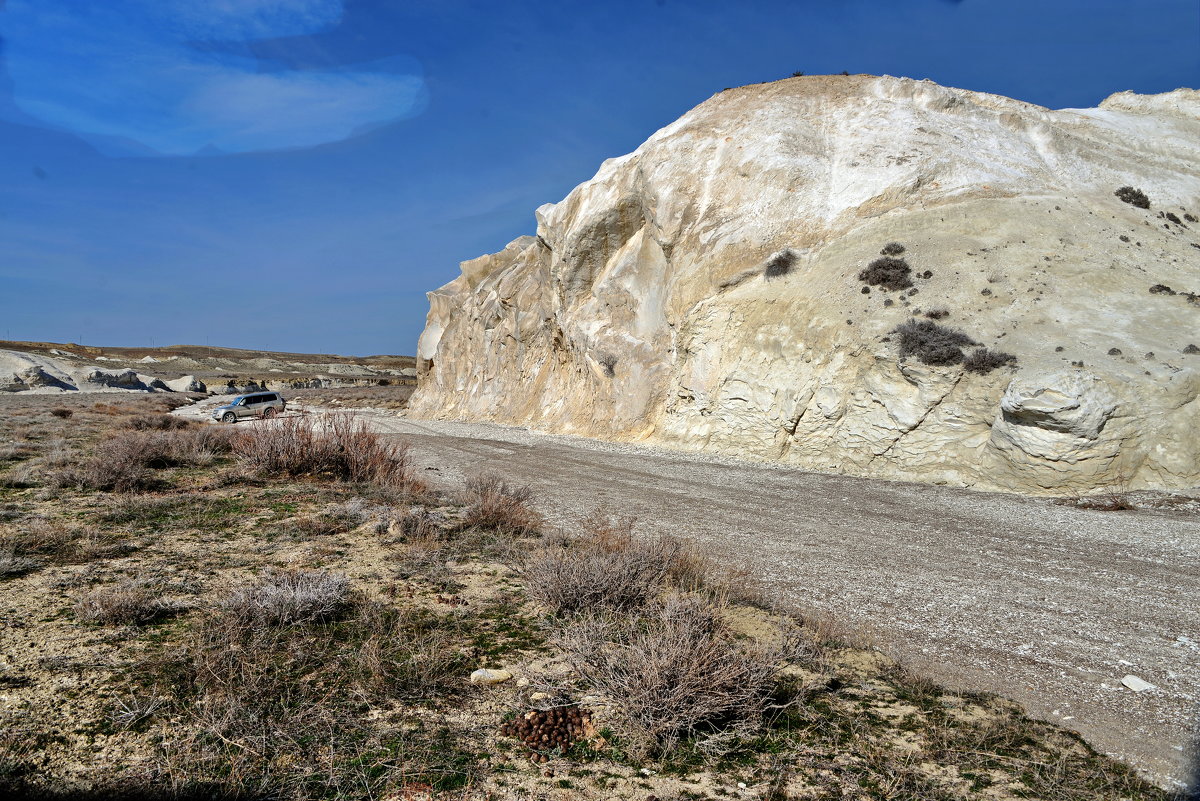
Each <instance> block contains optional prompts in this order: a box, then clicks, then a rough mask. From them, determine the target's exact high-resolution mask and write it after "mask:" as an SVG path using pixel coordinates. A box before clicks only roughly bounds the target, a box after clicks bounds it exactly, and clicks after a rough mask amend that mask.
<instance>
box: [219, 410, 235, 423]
mask: <svg viewBox="0 0 1200 801" xmlns="http://www.w3.org/2000/svg"><path fill="white" fill-rule="evenodd" d="M221 422H222V423H236V422H237V415H236V414H234V413H233V412H225V414H223V415H221Z"/></svg>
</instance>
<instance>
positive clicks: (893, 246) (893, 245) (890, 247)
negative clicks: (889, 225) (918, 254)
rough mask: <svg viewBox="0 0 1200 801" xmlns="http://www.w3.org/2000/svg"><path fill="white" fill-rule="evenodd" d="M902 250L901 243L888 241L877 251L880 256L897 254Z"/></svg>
mask: <svg viewBox="0 0 1200 801" xmlns="http://www.w3.org/2000/svg"><path fill="white" fill-rule="evenodd" d="M903 252H904V245H901V244H900V243H899V242H888V243H887V244H886V245H884V246H883V248H882V249H881V250H880V251H879V255H880V256H899V255H900V254H901V253H903Z"/></svg>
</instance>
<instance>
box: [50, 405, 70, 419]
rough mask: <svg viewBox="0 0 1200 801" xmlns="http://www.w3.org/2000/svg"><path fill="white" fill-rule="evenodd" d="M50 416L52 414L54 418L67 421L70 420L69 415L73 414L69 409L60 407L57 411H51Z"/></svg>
mask: <svg viewBox="0 0 1200 801" xmlns="http://www.w3.org/2000/svg"><path fill="white" fill-rule="evenodd" d="M50 414H52V415H54V416H55V417H57V418H59V419H62V420H69V419H71V415H73V414H75V412H74V411H72V410H71V409H67V408H64V407H61V406H60V407H59V408H57V409H51V410H50Z"/></svg>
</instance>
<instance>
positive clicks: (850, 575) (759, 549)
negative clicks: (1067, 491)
mask: <svg viewBox="0 0 1200 801" xmlns="http://www.w3.org/2000/svg"><path fill="white" fill-rule="evenodd" d="M181 411H183V410H181ZM362 414H363V417H364V419H367V420H369V421H370V423H371V426H372V427H373V428H374V429H375V430H378V431H385V432H394V433H396V434H397V435H398V436H402V437H403V438H404V441H406V442H408V443H410V444H411V446H412V449H413V450H412V453H413V455H414V458H415V459H416V461H417V464H418V465H419V466H421V467H423V468H425V470H426V471H427V473H426V474H427V475H428V476H430V477H431V480H433V481H435V482H436V483H437V484H440V485H445V486H453V485H455V484H457V483H458V482H460V481H461V480H462V479H463V477H464V476H470V475H473V474H475V473H478V472H481V471H485V472H486V471H492V472H495V473H498V474H500V475H503V476H506V477H507V478H509V479H510V480H512V481H515V482H519V483H527V484H529V485H530V486H531V487H533V488H534V489H535V491H536V493H537V496H538V498H539V507H540V508H541V509H542V510H543V511H544V512H545V513H546V514H547V516H548V517H549V518H550V519H551V520H552V521H554V522H555V523H557V524H560V525H562V526H564V527H566V528H568V529H570V528H571V527H572V526H574V525H576V524H577V521H578V518H579V516H580V510H581V509H582V510H587V509H590V508H592V507H604V508H607V509H614V510H619V511H620V512H621V513H623V514H631V515H636V516H637V517H638V519H639V525H640V527H641V529H642V530H643V531H644V532H645V533H646V534H648V535H652V534H656V533H661V534H670V535H672V536H678V537H682V538H684V539H686V540H688V541H689V542H694V543H697V544H699V545H700V546H701V547H702V550H703V551H704V552H706V553H709V554H711V555H713V556H714V558H716V559H717V560H718V561H722V562H725V563H729V564H733V565H736V566H737V567H738V568H740V569H742V570H744V571H746V573H747V574H748V575H751V576H753V577H755V579H756V580H759V581H762V582H763V583H764V584H765V585H766V586H767V587H768V588H769V589H770V591H772V592H773V593H776V594H777V595H778V597H779V598H781V599H782V600H783V602H784V603H785V605H794V606H797V607H799V608H802V609H806V610H815V611H819V612H823V613H825V614H828V615H831V616H832V617H833V618H834V619H836V620H839V621H841V623H842V625H845V626H849V627H851V628H857V629H859V630H860V631H863V632H866V633H869V635H870V638H871V639H872V640H873V641H875V642H877V643H879V644H881V645H884V644H886V645H887V646H888V648H889V649H890V652H891V653H892V654H893V655H894V656H896V657H898V658H900V659H901V660H902V661H904V662H905V663H907V664H911V665H913V666H915V667H917V668H918V669H919V671H920V672H922V673H924V674H926V675H930V676H933V677H936V678H937V680H939V681H942V682H946V683H947V684H949V685H950V686H954V687H959V688H966V689H972V690H988V691H993V692H998V693H1000V694H1002V695H1004V696H1006V697H1009V698H1013V699H1016V700H1018V701H1020V702H1021V703H1022V704H1024V705H1026V707H1027V708H1028V709H1029V710H1030V712H1031V713H1033V714H1035V715H1037V716H1039V717H1042V718H1044V719H1047V720H1051V721H1055V722H1058V723H1061V724H1062V725H1064V726H1068V727H1070V728H1072V729H1075V730H1078V731H1079V732H1081V733H1083V734H1084V736H1085V737H1086V738H1087V739H1088V741H1089V742H1091V743H1092V744H1093V745H1094V746H1096V747H1097V748H1100V749H1101V750H1103V751H1105V752H1106V753H1109V754H1112V755H1115V756H1118V757H1119V758H1121V759H1126V760H1129V761H1130V762H1132V763H1133V764H1134V765H1136V766H1138V767H1139V768H1140V769H1141V770H1143V771H1145V772H1146V773H1147V774H1149V775H1151V776H1154V777H1155V778H1156V779H1157V780H1158V781H1160V782H1164V783H1170V782H1172V781H1175V782H1178V781H1182V780H1183V778H1184V777H1185V775H1186V774H1187V771H1188V767H1187V761H1188V743H1189V741H1190V739H1191V738H1192V736H1193V734H1194V732H1195V730H1196V726H1197V725H1200V696H1197V692H1196V688H1197V687H1200V638H1198V637H1197V636H1196V634H1195V632H1197V631H1200V608H1198V607H1197V605H1196V604H1195V602H1194V600H1193V599H1194V598H1196V597H1200V573H1198V572H1197V570H1196V565H1197V564H1200V493H1195V492H1192V493H1189V494H1171V493H1144V494H1137V493H1135V494H1132V495H1127V496H1121V497H1122V499H1123V500H1124V501H1125V503H1123V504H1112V503H1109V504H1104V503H1099V501H1100V500H1103V499H1096V501H1094V502H1091V503H1089V502H1087V501H1085V502H1084V503H1083V506H1084V507H1085V508H1079V507H1078V506H1076V505H1075V504H1074V503H1064V502H1061V501H1060V500H1055V499H1038V498H1021V497H1017V496H1014V495H1007V494H992V493H987V494H985V493H980V492H972V491H965V490H961V489H952V488H944V487H931V486H927V485H922V484H916V483H901V482H892V481H867V480H863V479H857V478H851V477H843V476H828V475H820V474H815V473H805V472H800V471H797V470H795V469H789V468H786V467H784V466H780V465H771V466H767V465H762V464H756V463H754V462H747V461H744V460H737V459H729V458H714V457H711V456H698V455H696V456H693V455H682V454H678V453H671V452H670V451H664V450H662V449H655V448H649V447H645V446H634V445H622V444H614V443H606V442H601V441H597V440H588V439H583V438H580V437H569V436H552V435H542V434H537V433H534V432H531V431H529V430H526V429H518V428H512V427H507V426H498V425H487V424H463V423H441V422H429V421H422V420H412V419H405V418H397V417H395V416H392V415H389V414H379V413H372V412H365V411H364V412H363V413H362ZM1108 506H1115V507H1116V508H1117V509H1121V510H1120V511H1103V509H1105V508H1107V507H1108ZM1122 507H1124V508H1122ZM1127 676H1133V677H1136V678H1140V679H1142V680H1144V681H1146V682H1147V683H1149V684H1152V685H1153V686H1152V687H1150V688H1146V689H1142V690H1140V691H1135V690H1133V689H1130V687H1129V686H1128V685H1127V684H1125V683H1123V681H1122V680H1123V679H1125V677H1127Z"/></svg>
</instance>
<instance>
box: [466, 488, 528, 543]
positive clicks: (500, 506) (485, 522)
mask: <svg viewBox="0 0 1200 801" xmlns="http://www.w3.org/2000/svg"><path fill="white" fill-rule="evenodd" d="M464 500H465V501H466V502H467V503H468V504H469V505H468V507H467V512H466V517H465V518H464V522H465V524H466V525H468V526H477V527H479V528H487V529H493V530H496V531H499V532H501V533H505V534H512V535H518V534H530V533H533V532H535V531H537V530H538V528H540V527H541V525H542V523H543V520H542V516H541V515H540V514H538V513H537V512H536V511H535V510H534V509H533V508H532V507H531V506H530V502H531V501H532V500H533V491H532V490H531V489H530V488H529V487H525V486H521V487H518V486H515V485H513V484H509V483H508V482H507V481H505V480H504V479H503V478H501V477H500V476H498V475H496V474H495V473H485V474H482V475H478V476H474V477H472V478H470V479H467V483H466V492H465V493H464Z"/></svg>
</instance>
